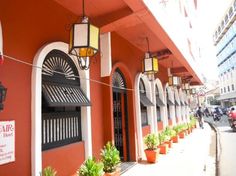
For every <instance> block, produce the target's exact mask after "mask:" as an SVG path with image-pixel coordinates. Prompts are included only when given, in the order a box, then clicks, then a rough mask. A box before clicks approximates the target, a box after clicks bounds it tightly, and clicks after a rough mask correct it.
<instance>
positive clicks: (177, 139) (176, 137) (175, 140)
mask: <svg viewBox="0 0 236 176" xmlns="http://www.w3.org/2000/svg"><path fill="white" fill-rule="evenodd" d="M172 140H173V142H174V143H178V142H179V135H176V136H174V137H172Z"/></svg>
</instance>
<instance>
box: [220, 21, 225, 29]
mask: <svg viewBox="0 0 236 176" xmlns="http://www.w3.org/2000/svg"><path fill="white" fill-rule="evenodd" d="M224 25H225V23H224V21H222V22H221V28H222V29H224Z"/></svg>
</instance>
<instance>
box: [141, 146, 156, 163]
mask: <svg viewBox="0 0 236 176" xmlns="http://www.w3.org/2000/svg"><path fill="white" fill-rule="evenodd" d="M144 152H145V155H146V158H147V162H149V163H155V162H156V161H157V158H158V155H159V153H160V149H159V148H157V149H156V150H148V149H146V150H144Z"/></svg>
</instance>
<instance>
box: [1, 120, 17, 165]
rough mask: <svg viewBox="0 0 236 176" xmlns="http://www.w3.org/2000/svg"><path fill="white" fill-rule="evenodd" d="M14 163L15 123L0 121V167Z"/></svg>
mask: <svg viewBox="0 0 236 176" xmlns="http://www.w3.org/2000/svg"><path fill="white" fill-rule="evenodd" d="M13 161H15V121H0V165H2V164H6V163H9V162H13Z"/></svg>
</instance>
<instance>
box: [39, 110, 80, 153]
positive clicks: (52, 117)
mask: <svg viewBox="0 0 236 176" xmlns="http://www.w3.org/2000/svg"><path fill="white" fill-rule="evenodd" d="M81 140H82V135H81V119H80V113H79V112H55V113H43V120H42V149H43V150H48V149H51V148H55V147H60V146H63V145H67V144H71V143H74V142H78V141H81Z"/></svg>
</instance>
